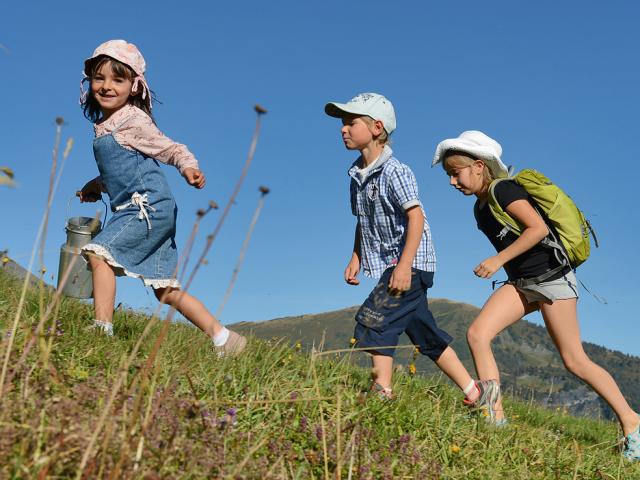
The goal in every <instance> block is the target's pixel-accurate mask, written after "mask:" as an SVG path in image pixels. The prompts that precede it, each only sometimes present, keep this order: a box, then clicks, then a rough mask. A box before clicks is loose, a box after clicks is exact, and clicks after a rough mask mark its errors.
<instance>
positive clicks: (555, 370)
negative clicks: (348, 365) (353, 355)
mask: <svg viewBox="0 0 640 480" xmlns="http://www.w3.org/2000/svg"><path fill="white" fill-rule="evenodd" d="M429 306H430V308H431V311H432V312H433V314H434V316H435V317H436V319H437V320H438V324H439V325H440V326H441V327H442V328H444V330H446V331H447V332H449V333H450V334H451V335H452V336H453V337H454V343H453V348H454V349H455V350H456V352H457V353H458V356H459V357H460V358H461V360H462V361H463V363H464V364H465V365H466V366H467V368H468V369H469V370H470V371H473V362H472V360H471V354H470V353H469V349H468V347H467V343H466V340H465V332H466V330H467V327H468V326H469V324H470V323H471V321H472V320H473V319H474V318H475V317H476V316H477V314H478V312H479V309H478V308H477V307H474V306H472V305H467V304H463V303H458V302H452V301H449V300H444V299H431V300H429ZM356 310H357V307H352V308H346V309H344V310H337V311H334V312H327V313H321V314H317V315H303V316H298V317H287V318H280V319H275V320H270V321H267V322H258V323H253V322H244V323H241V324H237V325H235V326H234V328H236V329H237V330H239V331H242V332H246V333H249V332H250V333H252V334H253V335H255V336H256V337H258V338H265V339H269V338H285V339H287V340H288V341H290V342H292V343H295V342H298V341H299V342H300V343H301V344H302V345H304V346H311V345H314V344H315V345H318V344H319V343H320V342H322V341H324V347H325V348H326V349H335V348H345V347H347V346H348V345H349V341H350V339H351V336H352V334H353V326H354V320H353V318H354V314H355V312H356ZM323 339H324V340H323ZM407 342H408V339H406V338H404V343H405V344H406V343H407ZM584 345H585V350H586V351H587V353H588V354H589V356H590V357H591V358H592V359H593V360H594V361H595V362H596V363H599V364H600V365H602V366H604V367H605V368H607V369H608V370H609V372H611V374H612V375H613V376H614V378H616V380H617V381H618V383H619V385H620V387H621V389H622V391H623V393H624V394H625V396H626V397H627V398H628V399H629V401H630V402H631V403H632V404H633V406H634V408H635V409H636V410H639V411H640V358H638V357H634V356H631V355H626V354H624V353H621V352H616V351H612V350H608V349H606V348H604V347H600V346H597V345H594V344H591V343H585V344H584ZM494 353H495V356H496V359H497V361H498V364H499V366H500V368H501V373H502V383H503V389H504V390H505V391H507V392H509V393H510V394H511V395H512V396H514V397H517V398H520V399H524V400H530V399H533V400H534V401H536V402H537V403H539V404H542V405H545V406H547V407H550V408H563V409H565V408H566V409H568V411H569V412H570V413H572V414H574V415H587V416H591V417H595V418H599V417H601V416H603V417H605V418H610V419H611V418H613V412H612V411H611V409H610V408H609V406H608V405H606V404H605V403H604V402H602V401H601V400H600V399H599V398H598V397H597V395H596V394H595V393H593V392H592V391H591V390H590V389H589V388H587V387H585V386H584V384H583V383H582V382H580V381H579V380H577V379H576V378H574V377H573V376H572V375H571V374H570V373H568V372H567V371H566V369H565V368H564V366H563V364H562V360H561V359H560V356H559V355H558V353H557V351H556V349H555V347H554V345H553V343H552V341H551V339H550V338H549V335H548V333H547V331H546V330H545V329H544V328H543V327H540V326H538V325H535V324H533V323H531V322H527V321H521V322H518V323H517V324H515V325H513V326H512V327H510V328H509V329H507V330H506V331H505V332H503V333H502V334H501V335H500V336H498V338H497V339H496V340H495V342H494ZM412 357H413V356H412V352H411V351H410V350H404V353H403V352H399V354H398V355H397V358H398V360H399V361H400V363H402V364H405V365H407V364H409V363H410V362H412V361H413V358H412ZM358 359H359V360H361V362H360V363H361V364H363V365H364V364H365V363H366V359H365V358H364V356H361V357H358ZM416 367H417V369H418V371H419V372H420V373H422V374H424V375H432V374H438V373H439V370H438V369H437V367H436V366H435V365H434V364H433V362H431V361H430V360H429V359H427V358H425V357H419V358H418V359H417V361H416Z"/></svg>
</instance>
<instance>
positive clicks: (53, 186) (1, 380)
mask: <svg viewBox="0 0 640 480" xmlns="http://www.w3.org/2000/svg"><path fill="white" fill-rule="evenodd" d="M63 124H64V120H63V119H62V118H61V117H58V118H56V136H55V141H54V148H53V160H52V166H51V175H50V181H49V192H48V194H47V204H46V207H45V210H44V214H43V216H42V220H41V222H40V227H39V228H38V233H37V234H36V238H35V241H34V244H33V248H32V249H31V258H30V259H29V265H28V267H27V273H26V275H25V278H24V282H23V284H22V292H21V294H20V301H19V302H18V308H17V309H16V313H15V317H14V319H13V324H12V325H11V329H10V330H9V335H10V338H9V344H8V345H7V349H6V351H5V355H4V361H3V362H2V371H1V372H0V398H2V396H3V394H4V391H5V389H4V384H5V379H6V375H7V368H8V365H9V358H10V357H11V351H12V349H13V343H14V338H15V334H16V331H17V329H18V323H19V321H20V316H21V315H22V309H23V307H24V300H25V298H26V294H27V288H28V286H29V282H30V281H31V269H32V268H33V263H34V261H35V256H36V251H37V245H38V243H41V248H40V252H41V255H42V252H44V244H45V243H44V239H45V238H46V230H47V225H48V223H49V214H50V212H51V204H52V202H53V198H54V197H55V192H56V190H57V186H58V184H59V182H60V178H61V175H62V171H63V168H64V163H66V160H67V158H68V156H69V153H70V152H71V147H72V146H73V139H69V140H68V141H67V147H66V148H65V151H64V155H63V163H62V165H61V168H60V170H59V171H58V175H57V178H55V172H56V166H57V161H58V150H59V146H60V138H61V135H62V125H63ZM54 178H55V180H52V179H54ZM41 239H42V242H41ZM40 271H41V275H42V274H43V272H42V260H41V268H40ZM40 308H41V309H40V311H41V312H42V310H43V308H42V303H41V306H40Z"/></svg>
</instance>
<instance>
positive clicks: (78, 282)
mask: <svg viewBox="0 0 640 480" xmlns="http://www.w3.org/2000/svg"><path fill="white" fill-rule="evenodd" d="M69 202H71V200H69ZM103 203H104V201H103ZM105 206H106V204H105ZM66 218H67V220H66V225H65V230H66V232H67V241H66V243H63V244H62V247H60V263H59V265H58V289H60V288H62V293H63V294H64V295H66V296H67V297H73V298H91V297H92V296H93V280H92V277H91V268H90V267H89V263H88V262H87V260H86V259H85V258H84V257H83V256H82V255H80V251H81V250H82V247H84V246H85V245H86V244H87V243H89V242H90V241H91V239H92V238H93V237H95V236H96V235H97V234H98V233H99V232H100V230H102V222H100V220H98V218H92V217H71V218H69V205H68V204H67V217H66ZM74 258H75V261H74ZM72 261H73V262H74V263H73V266H72V267H71V271H70V272H69V277H68V278H67V281H66V283H65V284H64V285H62V280H63V277H64V275H65V272H66V271H67V268H69V265H70V264H71V262H72Z"/></svg>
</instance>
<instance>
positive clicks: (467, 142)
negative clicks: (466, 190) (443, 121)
mask: <svg viewBox="0 0 640 480" xmlns="http://www.w3.org/2000/svg"><path fill="white" fill-rule="evenodd" d="M450 150H455V151H457V152H464V153H468V154H470V155H471V156H472V157H473V158H478V159H480V160H482V161H484V163H485V164H486V165H487V167H489V170H490V171H491V174H492V175H493V177H494V178H503V177H507V176H509V170H508V169H507V167H506V166H505V164H504V163H502V160H501V159H500V156H501V155H502V147H501V146H500V144H499V143H498V142H496V141H495V140H494V139H493V138H491V137H489V136H487V135H485V134H484V133H482V132H480V131H478V130H468V131H466V132H462V133H461V134H460V136H459V137H458V138H448V139H447V140H443V141H441V142H440V143H439V144H438V146H437V147H436V153H435V155H434V156H433V162H431V166H432V167H433V166H435V165H437V164H438V163H440V162H442V160H443V159H444V156H445V154H446V153H447V152H448V151H450Z"/></svg>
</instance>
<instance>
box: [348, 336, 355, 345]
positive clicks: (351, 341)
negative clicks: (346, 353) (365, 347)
mask: <svg viewBox="0 0 640 480" xmlns="http://www.w3.org/2000/svg"><path fill="white" fill-rule="evenodd" d="M349 343H350V344H351V345H355V344H356V339H355V338H353V337H351V340H349Z"/></svg>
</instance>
